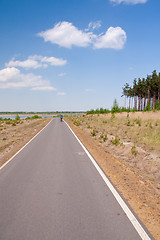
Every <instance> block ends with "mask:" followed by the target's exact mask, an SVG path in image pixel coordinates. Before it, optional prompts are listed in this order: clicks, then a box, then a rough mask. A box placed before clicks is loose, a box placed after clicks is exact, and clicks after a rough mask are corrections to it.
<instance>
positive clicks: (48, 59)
mask: <svg viewBox="0 0 160 240" xmlns="http://www.w3.org/2000/svg"><path fill="white" fill-rule="evenodd" d="M41 61H42V62H43V63H46V64H47V63H48V64H50V65H52V66H63V65H65V64H66V63H67V61H66V60H63V59H61V58H55V57H43V58H42V59H41Z"/></svg>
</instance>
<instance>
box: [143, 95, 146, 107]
mask: <svg viewBox="0 0 160 240" xmlns="http://www.w3.org/2000/svg"><path fill="white" fill-rule="evenodd" d="M145 107H146V97H144V102H143V110H144V109H145Z"/></svg>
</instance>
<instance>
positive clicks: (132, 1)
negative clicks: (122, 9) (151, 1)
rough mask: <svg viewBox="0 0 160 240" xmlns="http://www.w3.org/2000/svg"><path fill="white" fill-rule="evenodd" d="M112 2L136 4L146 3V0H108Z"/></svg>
mask: <svg viewBox="0 0 160 240" xmlns="http://www.w3.org/2000/svg"><path fill="white" fill-rule="evenodd" d="M110 2H112V3H116V4H120V3H125V4H138V3H146V2H147V0H110Z"/></svg>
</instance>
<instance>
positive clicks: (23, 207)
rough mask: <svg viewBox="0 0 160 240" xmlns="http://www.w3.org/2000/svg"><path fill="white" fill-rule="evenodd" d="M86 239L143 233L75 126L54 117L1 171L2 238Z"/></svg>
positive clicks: (133, 238) (123, 238) (132, 239)
mask: <svg viewBox="0 0 160 240" xmlns="http://www.w3.org/2000/svg"><path fill="white" fill-rule="evenodd" d="M87 239H89V240H140V239H141V237H140V236H139V234H138V233H137V231H136V230H135V228H134V227H133V225H132V223H131V222H130V221H129V219H128V217H127V216H126V214H125V213H124V211H123V210H122V208H121V207H120V205H119V204H118V202H117V200H116V199H115V197H114V196H113V194H112V193H111V192H110V190H109V188H108V187H107V185H106V184H105V182H104V181H103V179H102V177H101V176H100V174H99V173H98V171H97V170H96V168H95V167H94V165H93V164H92V162H91V161H90V159H89V158H88V156H87V154H86V153H85V151H84V149H83V148H82V147H81V145H80V144H79V143H78V141H77V140H76V138H75V137H74V135H73V134H72V132H71V131H70V129H69V128H68V127H67V125H66V124H65V123H64V122H60V121H59V119H54V120H52V122H51V123H50V124H49V125H48V126H47V127H46V128H45V129H44V130H43V131H42V132H41V133H40V134H39V135H38V136H37V137H36V138H34V140H33V141H31V142H30V143H29V144H28V145H27V146H26V147H25V148H24V149H23V150H22V151H21V152H20V153H19V154H18V155H17V156H16V157H15V158H14V159H13V160H12V161H10V162H9V163H8V164H7V165H6V166H5V167H4V168H2V169H1V171H0V240H87ZM144 239H147V238H144ZM148 239H149V238H148ZM151 239H152V238H151Z"/></svg>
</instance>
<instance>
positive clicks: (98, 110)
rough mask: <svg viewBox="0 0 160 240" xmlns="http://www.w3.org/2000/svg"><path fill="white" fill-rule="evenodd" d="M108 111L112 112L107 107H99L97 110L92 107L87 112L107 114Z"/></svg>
mask: <svg viewBox="0 0 160 240" xmlns="http://www.w3.org/2000/svg"><path fill="white" fill-rule="evenodd" d="M106 113H110V111H109V110H108V109H105V108H97V109H96V110H94V109H91V110H89V111H87V112H86V114H106Z"/></svg>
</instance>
